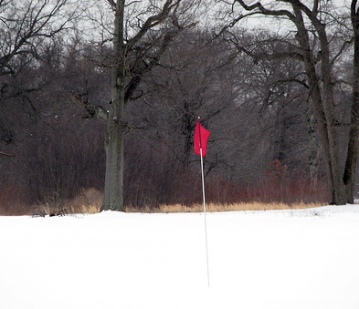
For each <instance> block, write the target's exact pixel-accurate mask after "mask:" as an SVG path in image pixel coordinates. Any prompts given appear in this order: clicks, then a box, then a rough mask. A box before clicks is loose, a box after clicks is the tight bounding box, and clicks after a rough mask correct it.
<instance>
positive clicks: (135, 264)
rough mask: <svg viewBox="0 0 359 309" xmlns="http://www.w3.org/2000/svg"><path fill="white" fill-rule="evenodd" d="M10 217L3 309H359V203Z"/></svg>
mask: <svg viewBox="0 0 359 309" xmlns="http://www.w3.org/2000/svg"><path fill="white" fill-rule="evenodd" d="M207 227H208V249H209V250H208V252H209V274H210V277H209V279H210V287H208V284H207V267H206V250H205V236H204V235H205V234H204V216H203V214H197V213H191V214H133V213H127V214H124V213H114V212H105V213H101V214H96V215H76V216H67V217H51V218H50V217H46V218H31V217H0V246H1V252H0V308H3V309H15V308H16V309H32V308H33V309H72V308H73V309H82V308H83V309H111V308H118V309H131V308H136V309H175V308H183V309H192V308H193V309H202V308H203V309H205V308H206V309H214V308H216V309H232V308H233V309H234V308H236V309H239V308H245V309H257V308H260V309H268V308H273V309H280V308H283V309H284V308H285V309H295V308H300V309H310V308H313V309H314V308H315V309H321V308H323V309H331V308H335V309H358V308H359V206H342V207H331V206H327V207H323V208H316V209H310V210H287V211H259V212H228V213H208V214H207Z"/></svg>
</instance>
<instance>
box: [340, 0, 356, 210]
mask: <svg viewBox="0 0 359 309" xmlns="http://www.w3.org/2000/svg"><path fill="white" fill-rule="evenodd" d="M356 6H357V0H353V1H352V3H351V21H352V26H353V38H354V57H353V79H354V80H353V95H352V106H351V117H350V123H351V126H350V131H349V142H348V152H347V158H346V162H345V170H344V177H343V179H344V184H345V186H346V193H347V202H348V203H351V204H353V203H354V193H355V176H356V170H357V161H358V147H359V137H358V134H359V130H358V126H357V120H358V115H359V12H358V10H357V9H356Z"/></svg>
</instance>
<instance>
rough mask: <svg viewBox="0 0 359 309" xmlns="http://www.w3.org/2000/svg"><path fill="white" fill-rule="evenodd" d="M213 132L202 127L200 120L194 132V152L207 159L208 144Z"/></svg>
mask: <svg viewBox="0 0 359 309" xmlns="http://www.w3.org/2000/svg"><path fill="white" fill-rule="evenodd" d="M210 135H211V132H210V131H208V130H207V129H206V128H205V127H204V126H202V125H201V121H200V120H199V119H198V121H197V124H196V129H195V131H194V152H195V153H196V154H198V155H199V156H200V155H201V148H202V157H205V156H206V154H207V143H208V139H209V136H210Z"/></svg>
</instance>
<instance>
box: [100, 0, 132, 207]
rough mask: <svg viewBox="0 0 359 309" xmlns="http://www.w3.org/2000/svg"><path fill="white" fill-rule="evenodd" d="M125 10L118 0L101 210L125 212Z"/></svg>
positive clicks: (122, 2)
mask: <svg viewBox="0 0 359 309" xmlns="http://www.w3.org/2000/svg"><path fill="white" fill-rule="evenodd" d="M124 9H125V0H117V3H116V10H115V27H114V29H115V32H114V37H113V39H114V42H113V48H114V65H113V68H112V101H111V105H110V109H109V117H108V121H107V132H106V138H105V150H106V175H105V195H104V202H103V205H102V208H101V210H117V211H125V207H124V202H123V175H124V139H125V130H126V125H125V123H124V106H125V86H126V76H125V44H124Z"/></svg>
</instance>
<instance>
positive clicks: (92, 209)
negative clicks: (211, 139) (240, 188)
mask: <svg viewBox="0 0 359 309" xmlns="http://www.w3.org/2000/svg"><path fill="white" fill-rule="evenodd" d="M102 201H103V193H102V192H101V191H99V190H97V189H93V188H90V189H86V190H83V191H82V192H81V193H80V194H79V195H78V196H76V197H75V198H74V199H72V200H68V201H64V202H63V203H61V204H58V205H55V204H54V205H49V204H45V205H35V206H33V208H32V210H33V213H32V214H33V215H39V216H45V215H65V214H78V213H87V214H88V213H98V212H100V209H101V205H102ZM320 206H322V204H319V203H293V204H285V203H261V202H252V203H234V204H214V203H209V204H208V205H207V211H208V212H223V211H244V210H281V209H305V208H313V207H320ZM202 211H203V205H202V204H194V205H192V206H186V205H182V204H173V205H160V206H159V207H157V208H150V207H148V208H136V207H127V208H126V212H142V213H180V212H181V213H186V212H202Z"/></svg>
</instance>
